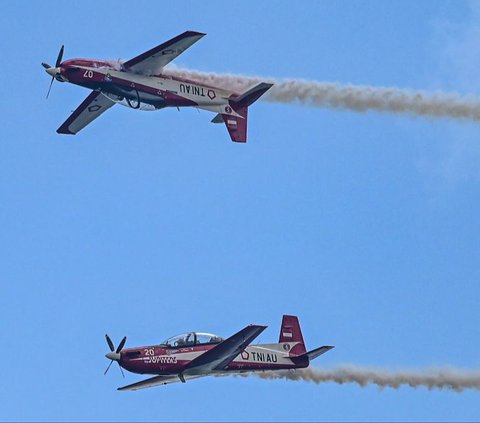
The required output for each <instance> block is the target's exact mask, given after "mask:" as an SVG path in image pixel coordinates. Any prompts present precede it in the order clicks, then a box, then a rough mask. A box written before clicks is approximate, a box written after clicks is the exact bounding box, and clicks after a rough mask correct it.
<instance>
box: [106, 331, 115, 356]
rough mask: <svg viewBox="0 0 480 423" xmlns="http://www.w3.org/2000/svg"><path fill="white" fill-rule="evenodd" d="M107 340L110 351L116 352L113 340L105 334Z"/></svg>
mask: <svg viewBox="0 0 480 423" xmlns="http://www.w3.org/2000/svg"><path fill="white" fill-rule="evenodd" d="M105 339H106V340H107V344H108V346H109V348H110V351H112V352H113V351H115V346H114V345H113V342H112V340H111V339H110V337H109V336H108V335H107V334H105Z"/></svg>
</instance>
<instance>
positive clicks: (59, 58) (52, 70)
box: [42, 45, 64, 98]
mask: <svg viewBox="0 0 480 423" xmlns="http://www.w3.org/2000/svg"><path fill="white" fill-rule="evenodd" d="M63 51H64V46H63V45H62V47H60V51H59V52H58V56H57V61H56V62H55V67H53V66H50V65H49V64H48V63H45V62H42V66H43V67H44V68H45V70H46V71H47V73H48V74H49V75H52V80H51V81H50V86H49V87H48V92H47V97H46V98H48V96H49V95H50V90H51V89H52V85H53V80H54V79H55V75H56V74H57V73H59V72H60V71H59V69H58V68H59V66H60V64H61V63H62V59H63Z"/></svg>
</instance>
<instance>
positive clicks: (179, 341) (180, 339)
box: [162, 332, 223, 348]
mask: <svg viewBox="0 0 480 423" xmlns="http://www.w3.org/2000/svg"><path fill="white" fill-rule="evenodd" d="M222 341H223V338H222V337H220V336H217V335H213V334H211V333H204V332H189V333H183V334H181V335H177V336H172V337H171V338H168V339H167V340H166V341H163V342H162V345H167V346H168V347H173V348H182V347H191V346H194V345H205V344H219V343H220V342H222Z"/></svg>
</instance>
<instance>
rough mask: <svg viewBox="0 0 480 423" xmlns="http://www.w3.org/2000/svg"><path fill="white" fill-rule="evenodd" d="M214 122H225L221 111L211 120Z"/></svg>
mask: <svg viewBox="0 0 480 423" xmlns="http://www.w3.org/2000/svg"><path fill="white" fill-rule="evenodd" d="M211 122H212V123H223V117H222V115H221V113H219V114H218V115H216V116H215V117H214V118H213V119H212V120H211Z"/></svg>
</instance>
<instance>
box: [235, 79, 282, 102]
mask: <svg viewBox="0 0 480 423" xmlns="http://www.w3.org/2000/svg"><path fill="white" fill-rule="evenodd" d="M272 86H273V84H269V83H268V82H261V83H260V84H258V85H255V86H254V87H253V88H250V89H249V90H248V91H246V92H244V93H243V94H240V95H239V96H238V97H235V98H232V99H231V100H232V101H233V102H234V103H235V104H236V105H237V106H238V107H248V106H250V104H252V103H255V102H256V101H257V100H258V99H259V98H260V97H261V96H262V95H263V94H265V93H266V92H267V91H268V90H269V89H270V88H272Z"/></svg>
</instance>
